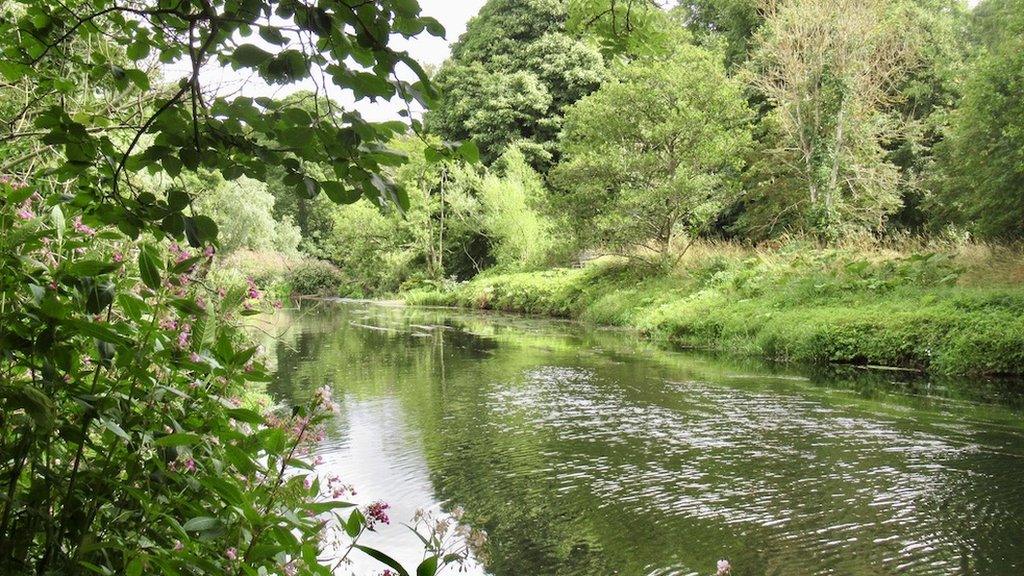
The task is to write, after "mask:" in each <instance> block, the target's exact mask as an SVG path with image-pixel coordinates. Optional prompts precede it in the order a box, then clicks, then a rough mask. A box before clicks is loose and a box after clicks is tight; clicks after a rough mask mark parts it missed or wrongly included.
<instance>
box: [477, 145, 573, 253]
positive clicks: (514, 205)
mask: <svg viewBox="0 0 1024 576" xmlns="http://www.w3.org/2000/svg"><path fill="white" fill-rule="evenodd" d="M477 197H478V198H479V202H480V208H479V217H478V218H479V226H480V228H481V230H482V231H483V233H484V235H486V236H487V237H488V238H489V239H490V247H491V254H492V255H493V257H494V261H495V264H496V265H497V266H498V267H500V268H501V269H503V270H506V271H517V270H529V269H532V268H538V267H541V266H544V265H545V264H550V263H551V262H550V260H551V258H552V257H553V256H554V255H555V251H556V250H557V248H558V246H559V245H564V244H565V241H566V240H568V239H566V238H560V237H558V235H557V231H556V226H555V223H554V222H553V221H552V220H551V219H550V218H548V217H547V216H546V215H545V214H544V213H543V207H544V206H545V204H546V202H547V190H545V188H544V182H543V180H542V179H541V177H540V175H539V174H537V172H535V171H534V170H533V168H531V167H530V165H529V164H528V163H527V162H526V157H525V156H524V155H523V153H522V152H521V151H520V150H519V149H518V148H517V147H512V148H509V149H508V150H507V151H506V152H505V153H504V154H502V156H501V158H499V159H498V162H495V164H494V166H492V172H491V173H489V174H487V175H486V176H484V178H483V180H482V181H481V182H480V186H479V190H478V191H477Z"/></svg>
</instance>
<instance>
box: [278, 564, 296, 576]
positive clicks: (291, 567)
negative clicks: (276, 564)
mask: <svg viewBox="0 0 1024 576" xmlns="http://www.w3.org/2000/svg"><path fill="white" fill-rule="evenodd" d="M281 568H283V569H284V574H285V576H295V575H296V574H298V573H299V569H298V568H296V567H295V563H294V562H289V563H287V564H285V565H284V566H282V567H281Z"/></svg>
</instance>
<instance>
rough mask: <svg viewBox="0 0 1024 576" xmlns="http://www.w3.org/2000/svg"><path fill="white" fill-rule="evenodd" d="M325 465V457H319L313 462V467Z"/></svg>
mask: <svg viewBox="0 0 1024 576" xmlns="http://www.w3.org/2000/svg"><path fill="white" fill-rule="evenodd" d="M323 463H324V457H323V456H317V457H316V458H315V459H314V460H313V466H319V465H321V464H323Z"/></svg>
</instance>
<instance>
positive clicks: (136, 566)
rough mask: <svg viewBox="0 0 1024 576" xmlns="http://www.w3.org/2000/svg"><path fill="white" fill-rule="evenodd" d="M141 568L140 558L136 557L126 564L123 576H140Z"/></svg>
mask: <svg viewBox="0 0 1024 576" xmlns="http://www.w3.org/2000/svg"><path fill="white" fill-rule="evenodd" d="M142 568H143V562H142V556H136V557H135V558H132V561H131V562H129V563H128V566H127V567H126V568H125V570H124V574H125V576H142Z"/></svg>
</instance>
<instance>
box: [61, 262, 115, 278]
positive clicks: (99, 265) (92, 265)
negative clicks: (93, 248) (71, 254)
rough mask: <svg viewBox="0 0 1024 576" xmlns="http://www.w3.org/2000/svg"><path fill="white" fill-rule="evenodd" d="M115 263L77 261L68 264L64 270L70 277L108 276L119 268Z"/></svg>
mask: <svg viewBox="0 0 1024 576" xmlns="http://www.w3.org/2000/svg"><path fill="white" fill-rule="evenodd" d="M120 267H121V265H120V264H118V263H117V262H104V261H102V260H78V261H75V262H72V263H71V264H68V266H67V268H66V269H65V270H66V271H67V273H68V274H71V275H72V276H101V275H103V274H109V273H111V272H113V271H114V270H117V269H118V268H120Z"/></svg>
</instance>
